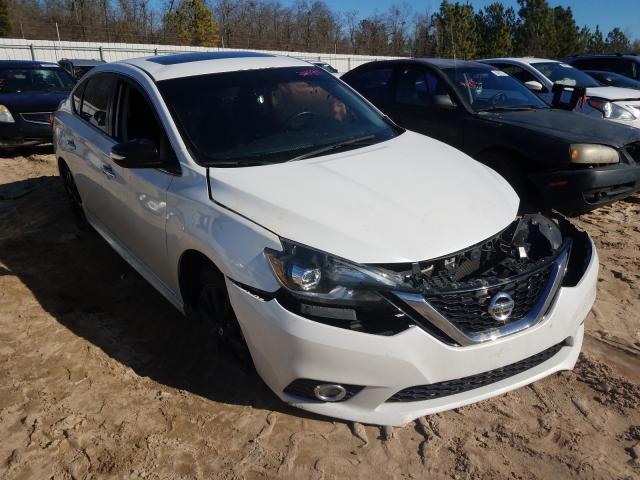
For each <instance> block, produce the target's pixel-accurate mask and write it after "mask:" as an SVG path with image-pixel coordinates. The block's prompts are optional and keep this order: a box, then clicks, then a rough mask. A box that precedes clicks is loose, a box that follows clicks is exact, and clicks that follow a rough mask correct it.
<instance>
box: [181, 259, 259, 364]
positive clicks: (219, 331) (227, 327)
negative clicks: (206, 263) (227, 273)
mask: <svg viewBox="0 0 640 480" xmlns="http://www.w3.org/2000/svg"><path fill="white" fill-rule="evenodd" d="M199 285H200V292H199V294H198V297H197V299H196V304H195V305H194V306H193V310H192V311H191V312H190V316H191V317H192V318H195V320H196V321H197V322H199V323H201V324H202V325H203V326H204V327H205V329H206V330H207V331H208V332H209V333H210V334H213V335H214V336H215V337H216V338H217V339H218V344H219V346H221V347H223V348H226V349H227V350H229V351H230V352H231V353H232V354H233V355H234V356H235V357H236V358H237V359H238V360H240V362H241V363H242V364H243V365H244V366H249V365H251V354H250V353H249V348H248V347H247V343H246V341H245V339H244V335H243V334H242V329H241V328H240V324H239V323H238V319H237V318H236V316H235V313H234V312H233V308H231V302H230V301H229V294H228V292H227V286H226V284H225V281H224V276H223V275H222V274H220V273H218V272H215V271H213V270H210V269H205V270H204V271H202V272H201V273H200V282H199Z"/></svg>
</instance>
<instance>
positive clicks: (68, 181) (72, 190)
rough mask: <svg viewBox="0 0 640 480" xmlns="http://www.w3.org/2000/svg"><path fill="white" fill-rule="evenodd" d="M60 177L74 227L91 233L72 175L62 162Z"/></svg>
mask: <svg viewBox="0 0 640 480" xmlns="http://www.w3.org/2000/svg"><path fill="white" fill-rule="evenodd" d="M60 177H61V178H62V184H63V186H64V191H65V192H66V194H67V200H68V201H69V205H70V207H71V212H72V213H73V218H74V220H75V222H76V226H77V227H78V228H79V229H80V230H82V231H83V232H89V231H91V225H90V224H89V222H88V221H87V217H86V216H85V214H84V210H83V208H82V198H81V197H80V192H78V187H77V186H76V182H75V180H74V178H73V174H72V173H71V170H70V169H69V167H68V166H67V165H66V164H65V163H64V162H62V161H61V163H60Z"/></svg>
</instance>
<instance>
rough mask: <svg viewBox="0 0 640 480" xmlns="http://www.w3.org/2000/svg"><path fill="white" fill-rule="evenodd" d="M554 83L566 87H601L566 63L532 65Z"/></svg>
mask: <svg viewBox="0 0 640 480" xmlns="http://www.w3.org/2000/svg"><path fill="white" fill-rule="evenodd" d="M531 65H532V66H533V67H534V68H536V69H538V71H540V72H541V73H542V74H543V75H544V76H545V77H547V78H548V79H549V80H551V81H552V82H553V83H558V84H560V85H564V86H566V87H584V88H591V87H599V86H600V84H599V83H598V82H597V81H596V80H595V79H594V78H592V77H590V76H589V75H587V74H586V73H584V72H582V71H580V70H578V69H577V68H573V67H572V66H571V65H567V64H566V63H558V62H539V63H532V64H531Z"/></svg>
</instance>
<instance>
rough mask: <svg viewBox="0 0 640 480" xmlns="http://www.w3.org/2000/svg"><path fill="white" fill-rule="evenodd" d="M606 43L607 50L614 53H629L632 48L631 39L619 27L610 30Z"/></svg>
mask: <svg viewBox="0 0 640 480" xmlns="http://www.w3.org/2000/svg"><path fill="white" fill-rule="evenodd" d="M606 45H607V47H606V48H607V51H609V52H613V53H627V52H629V51H630V50H631V40H629V37H627V35H626V34H625V33H624V32H623V31H622V30H620V29H619V28H618V27H616V28H614V29H613V30H611V31H610V32H609V35H607V41H606Z"/></svg>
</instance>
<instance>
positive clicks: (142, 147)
mask: <svg viewBox="0 0 640 480" xmlns="http://www.w3.org/2000/svg"><path fill="white" fill-rule="evenodd" d="M110 156H111V159H112V160H113V161H114V162H115V163H116V165H119V166H121V167H122V168H159V167H162V166H164V162H163V161H162V158H161V156H160V152H159V151H158V147H157V146H156V144H155V143H153V142H152V141H151V140H149V139H147V138H140V139H135V140H129V141H128V142H123V143H118V144H116V145H114V146H113V147H111V155H110Z"/></svg>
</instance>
